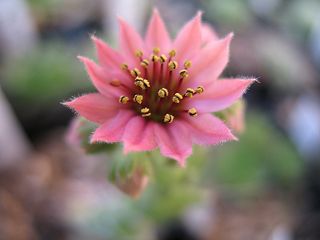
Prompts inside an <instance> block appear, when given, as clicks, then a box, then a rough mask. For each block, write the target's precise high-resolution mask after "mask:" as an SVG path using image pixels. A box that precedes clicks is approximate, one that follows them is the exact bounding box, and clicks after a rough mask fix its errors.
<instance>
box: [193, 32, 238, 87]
mask: <svg viewBox="0 0 320 240" xmlns="http://www.w3.org/2000/svg"><path fill="white" fill-rule="evenodd" d="M232 38H233V34H232V33H230V34H229V35H228V36H227V37H226V38H224V39H222V40H219V41H213V42H211V43H209V44H207V45H206V46H205V47H204V48H202V49H201V51H200V53H199V54H198V56H197V57H196V58H195V59H194V60H193V61H192V63H193V65H192V67H191V68H190V70H189V72H190V76H192V78H193V79H194V83H195V84H198V85H199V84H203V83H204V82H208V81H211V82H213V81H214V80H215V79H217V78H218V76H219V75H220V74H221V73H222V71H223V69H224V68H225V67H226V65H227V63H228V61H229V46H230V42H231V40H232ZM208 76H209V77H208Z"/></svg>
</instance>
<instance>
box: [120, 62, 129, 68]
mask: <svg viewBox="0 0 320 240" xmlns="http://www.w3.org/2000/svg"><path fill="white" fill-rule="evenodd" d="M121 69H122V70H128V69H129V67H128V64H126V63H122V64H121Z"/></svg>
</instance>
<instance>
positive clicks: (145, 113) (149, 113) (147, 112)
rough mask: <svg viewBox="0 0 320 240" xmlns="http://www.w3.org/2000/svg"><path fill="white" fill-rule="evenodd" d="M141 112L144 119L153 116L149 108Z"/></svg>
mask: <svg viewBox="0 0 320 240" xmlns="http://www.w3.org/2000/svg"><path fill="white" fill-rule="evenodd" d="M140 112H141V113H142V114H141V116H142V117H149V116H151V112H150V109H149V108H147V107H144V108H142V109H141V110H140Z"/></svg>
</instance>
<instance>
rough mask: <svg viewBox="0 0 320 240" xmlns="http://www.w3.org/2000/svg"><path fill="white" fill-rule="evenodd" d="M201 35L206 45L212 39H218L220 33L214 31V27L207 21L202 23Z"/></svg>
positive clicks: (203, 43)
mask: <svg viewBox="0 0 320 240" xmlns="http://www.w3.org/2000/svg"><path fill="white" fill-rule="evenodd" d="M201 37H202V45H206V44H207V43H210V42H212V41H217V40H218V39H219V38H218V35H217V33H216V32H215V31H214V29H213V28H212V27H211V26H210V25H209V24H207V23H202V25H201Z"/></svg>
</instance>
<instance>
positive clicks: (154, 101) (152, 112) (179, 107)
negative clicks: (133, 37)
mask: <svg viewBox="0 0 320 240" xmlns="http://www.w3.org/2000/svg"><path fill="white" fill-rule="evenodd" d="M136 56H137V58H138V60H139V63H140V66H136V67H134V68H133V69H129V67H128V65H127V64H122V65H121V68H122V70H123V71H125V72H126V73H127V74H128V75H129V76H130V78H132V81H133V82H134V85H135V87H134V88H133V89H130V91H129V92H130V94H129V95H128V96H120V97H119V102H120V103H123V104H129V105H130V108H132V109H133V110H134V111H136V112H137V114H139V115H140V116H141V117H144V118H148V119H150V120H153V121H157V122H162V123H172V122H173V121H174V119H175V118H178V117H179V116H180V115H181V114H189V115H190V116H192V117H194V116H197V110H196V109H195V108H191V109H185V108H184V104H183V102H184V101H185V99H186V98H192V97H193V96H194V95H196V94H201V93H203V91H204V88H203V87H202V86H199V87H197V88H196V89H193V88H187V89H186V90H185V91H184V92H182V89H181V88H182V83H183V82H184V81H185V80H186V79H187V78H188V77H189V72H188V69H189V68H190V67H191V65H192V63H191V61H189V60H187V61H185V62H184V64H183V68H180V69H179V65H178V62H177V61H175V60H174V58H175V56H176V51H175V50H171V51H170V52H169V53H168V55H165V54H160V49H159V48H154V49H153V53H152V54H151V56H150V57H149V58H144V54H143V52H142V51H140V50H137V51H136ZM114 86H115V84H114Z"/></svg>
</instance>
